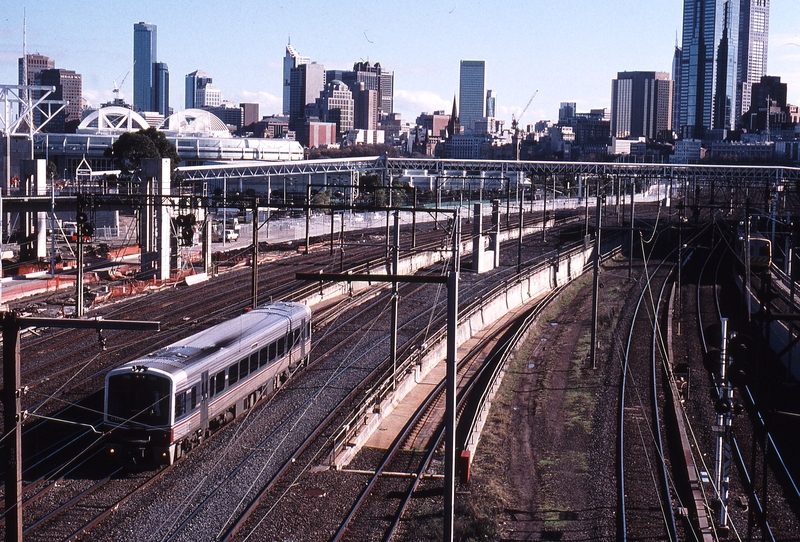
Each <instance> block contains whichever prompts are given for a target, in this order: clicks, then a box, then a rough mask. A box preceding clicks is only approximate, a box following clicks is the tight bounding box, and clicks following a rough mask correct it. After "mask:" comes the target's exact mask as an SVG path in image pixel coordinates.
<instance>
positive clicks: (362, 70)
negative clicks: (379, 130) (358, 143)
mask: <svg viewBox="0 0 800 542" xmlns="http://www.w3.org/2000/svg"><path fill="white" fill-rule="evenodd" d="M325 77H326V79H327V80H328V81H333V80H334V79H338V80H339V81H342V82H343V83H344V84H346V85H347V86H348V87H349V88H350V90H351V91H353V98H354V99H356V105H355V106H356V109H364V108H367V107H369V106H368V105H362V104H360V103H359V102H358V97H357V96H356V95H355V93H356V91H357V90H358V89H359V88H360V85H361V83H363V84H364V90H367V91H370V90H371V91H375V93H376V94H377V106H378V113H377V115H378V116H377V120H378V121H380V119H382V118H384V117H388V116H389V115H391V114H392V113H394V72H391V71H387V70H384V69H383V67H382V66H381V64H380V62H376V63H375V64H372V63H371V62H356V63H355V64H353V69H352V70H328V71H327V72H326V75H325ZM365 96H366V95H365ZM357 128H358V126H357ZM361 128H364V129H374V128H367V127H366V126H361Z"/></svg>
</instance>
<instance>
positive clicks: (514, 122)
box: [511, 89, 539, 133]
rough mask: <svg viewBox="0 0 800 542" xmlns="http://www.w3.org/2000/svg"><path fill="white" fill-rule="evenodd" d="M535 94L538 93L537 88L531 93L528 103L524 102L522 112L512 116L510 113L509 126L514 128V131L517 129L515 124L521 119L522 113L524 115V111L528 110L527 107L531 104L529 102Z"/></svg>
mask: <svg viewBox="0 0 800 542" xmlns="http://www.w3.org/2000/svg"><path fill="white" fill-rule="evenodd" d="M537 94H539V90H538V89H537V90H536V92H534V93H533V96H531V99H530V100H528V103H527V104H525V107H524V108H523V109H522V113H520V114H519V117H514V114H513V113H512V114H511V128H512V129H513V130H514V132H515V133H516V131H517V125H518V124H519V121H520V120H521V119H522V115H524V114H525V111H527V110H528V107H529V106H530V105H531V102H532V101H533V99H534V98H535V97H536V95H537Z"/></svg>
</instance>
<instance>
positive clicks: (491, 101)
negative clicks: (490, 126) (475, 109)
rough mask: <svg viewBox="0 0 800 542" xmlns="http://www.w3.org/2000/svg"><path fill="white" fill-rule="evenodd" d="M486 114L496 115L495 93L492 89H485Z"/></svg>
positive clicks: (489, 115)
mask: <svg viewBox="0 0 800 542" xmlns="http://www.w3.org/2000/svg"><path fill="white" fill-rule="evenodd" d="M486 116H487V117H496V116H497V93H496V92H495V91H493V90H487V91H486Z"/></svg>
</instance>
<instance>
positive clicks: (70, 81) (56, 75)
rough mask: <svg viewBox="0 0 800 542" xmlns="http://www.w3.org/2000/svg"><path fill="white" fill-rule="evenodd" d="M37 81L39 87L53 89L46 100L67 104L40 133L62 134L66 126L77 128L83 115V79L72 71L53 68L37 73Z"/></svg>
mask: <svg viewBox="0 0 800 542" xmlns="http://www.w3.org/2000/svg"><path fill="white" fill-rule="evenodd" d="M37 81H38V83H39V84H41V85H47V86H53V87H55V89H56V90H55V92H53V93H52V94H50V96H48V99H50V100H65V101H67V102H68V104H67V106H66V108H65V109H64V110H63V111H61V112H60V113H59V114H57V115H56V116H55V117H54V118H53V119H52V120H50V122H49V123H48V124H46V125H45V127H44V128H43V129H42V131H44V132H50V133H64V132H66V131H67V127H68V124H74V125H75V127H77V124H78V123H80V121H81V115H82V113H83V78H82V77H81V74H79V73H75V72H74V71H72V70H62V69H55V68H54V69H52V70H43V71H42V72H41V73H39V75H38V76H37ZM44 107H45V108H46V107H47V106H44ZM72 131H74V129H73V130H72Z"/></svg>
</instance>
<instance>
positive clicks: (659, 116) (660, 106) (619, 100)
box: [611, 72, 672, 140]
mask: <svg viewBox="0 0 800 542" xmlns="http://www.w3.org/2000/svg"><path fill="white" fill-rule="evenodd" d="M671 132H672V81H671V80H670V78H669V75H668V74H666V73H663V72H620V73H618V74H617V78H616V79H614V80H613V81H612V82H611V135H612V136H614V137H617V138H620V139H638V138H640V137H646V138H647V139H651V140H652V139H657V138H665V137H667V136H669V135H670V133H671Z"/></svg>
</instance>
